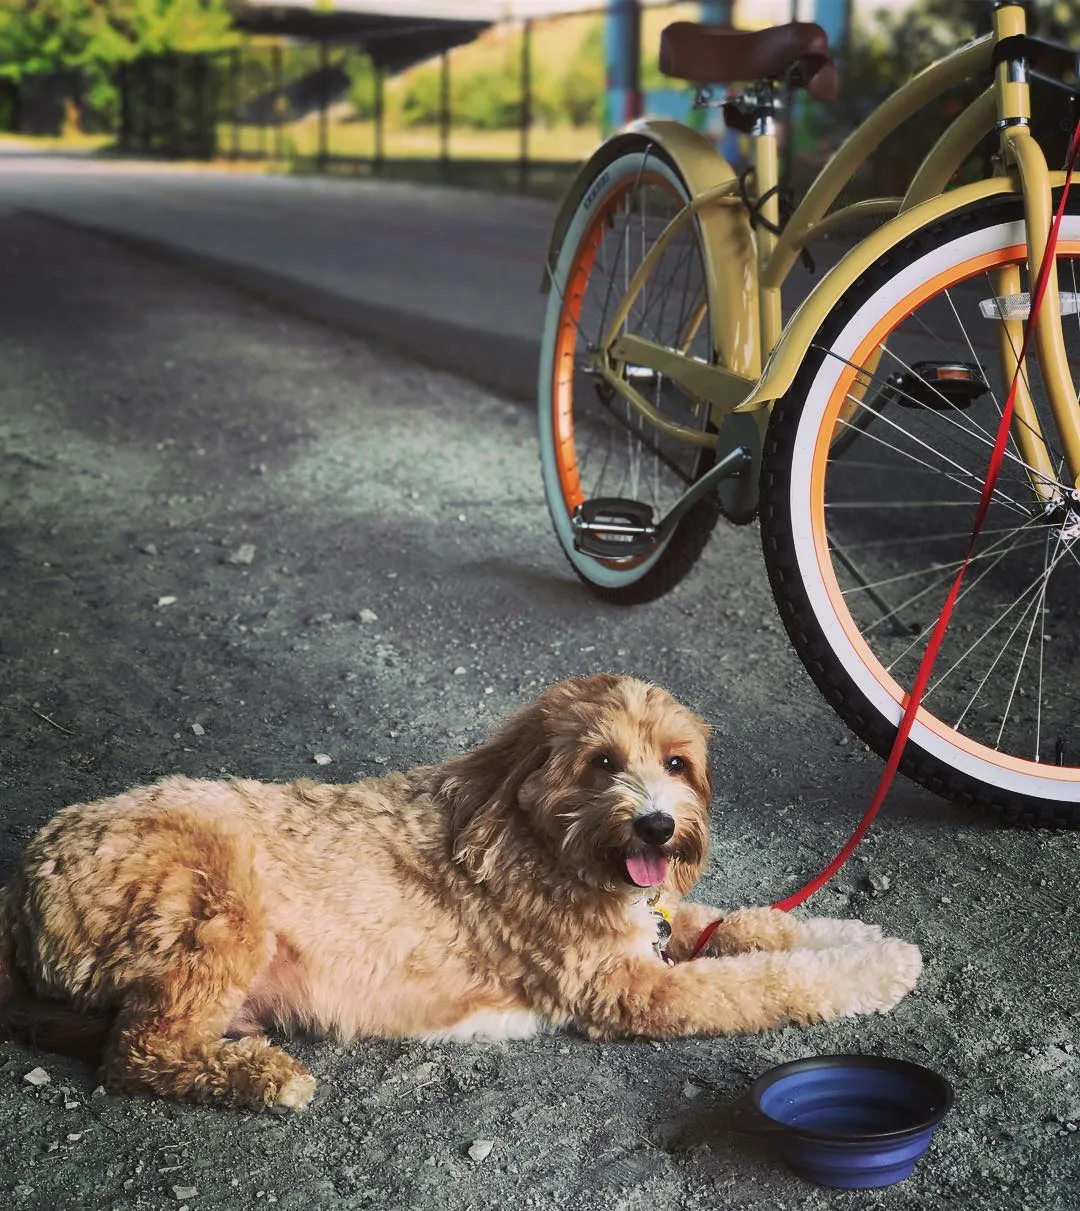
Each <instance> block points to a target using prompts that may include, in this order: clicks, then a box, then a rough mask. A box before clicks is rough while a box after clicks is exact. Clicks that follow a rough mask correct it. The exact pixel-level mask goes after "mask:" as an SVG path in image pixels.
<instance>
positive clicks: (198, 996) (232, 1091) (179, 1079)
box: [102, 948, 315, 1110]
mask: <svg viewBox="0 0 1080 1211" xmlns="http://www.w3.org/2000/svg"><path fill="white" fill-rule="evenodd" d="M184 958H185V960H186V961H185V962H184V964H183V965H182V966H179V965H178V966H177V967H176V969H174V970H173V971H172V972H170V973H169V974H168V975H167V976H166V977H165V978H164V979H161V980H155V981H153V982H151V983H150V984H149V985H148V986H147V987H146V988H145V990H142V989H140V990H139V992H138V993H137V994H136V995H135V996H134V997H132V998H131V999H129V1000H128V1001H126V1002H125V1004H124V1005H123V1006H122V1008H121V1009H120V1012H119V1013H118V1015H117V1019H116V1022H115V1024H114V1026H113V1031H112V1034H111V1036H110V1039H109V1042H108V1044H107V1046H106V1049H105V1056H104V1062H103V1065H102V1078H103V1080H104V1083H105V1084H106V1086H108V1087H109V1088H112V1089H117V1090H124V1091H127V1092H133V1093H134V1092H141V1093H153V1094H157V1095H159V1096H162V1097H173V1098H179V1099H182V1100H184V1101H192V1102H216V1103H218V1104H221V1105H231V1106H248V1107H256V1108H258V1107H264V1106H270V1107H280V1108H283V1109H290V1110H300V1109H302V1108H303V1107H304V1106H305V1105H307V1103H308V1102H309V1101H310V1100H311V1096H312V1094H313V1093H314V1092H315V1078H314V1077H312V1076H311V1075H310V1073H308V1072H307V1070H306V1069H305V1068H304V1067H303V1066H302V1065H301V1064H299V1063H298V1062H297V1061H296V1060H294V1059H293V1058H292V1057H291V1056H289V1055H287V1054H286V1053H285V1052H284V1051H282V1050H281V1049H280V1048H279V1047H275V1046H273V1045H272V1044H271V1043H270V1042H269V1041H268V1040H267V1039H265V1038H264V1037H262V1036H261V1035H256V1036H254V1037H251V1036H249V1037H245V1038H225V1037H223V1036H224V1034H225V1031H226V1030H227V1029H228V1028H229V1026H230V1023H231V1022H233V1021H234V1019H235V1018H236V1017H237V1014H238V1012H239V1010H240V1009H241V1006H242V1005H243V1002H244V997H245V995H246V989H247V988H248V987H249V985H250V983H251V981H252V980H253V979H254V978H255V976H256V975H257V973H258V970H259V969H260V967H261V966H263V965H264V962H265V958H266V956H264V955H262V954H260V953H258V952H256V951H251V950H247V949H243V948H241V949H233V950H231V951H230V952H229V953H228V954H225V953H223V951H222V949H221V948H210V949H209V950H207V949H206V948H201V949H200V950H198V951H191V952H189V953H188V954H187V955H185V956H184Z"/></svg>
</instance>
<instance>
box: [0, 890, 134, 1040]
mask: <svg viewBox="0 0 1080 1211" xmlns="http://www.w3.org/2000/svg"><path fill="white" fill-rule="evenodd" d="M6 909H7V889H6V888H3V887H0V1042H3V1041H4V1040H5V1039H14V1040H17V1041H18V1042H20V1043H27V1044H29V1046H31V1047H36V1048H37V1049H38V1050H39V1051H52V1052H56V1053H57V1054H59V1055H72V1056H77V1057H79V1058H82V1059H96V1058H98V1057H99V1056H100V1054H101V1051H102V1049H103V1048H104V1046H105V1041H106V1039H107V1038H108V1035H109V1029H110V1027H111V1026H112V1019H113V1015H112V1014H106V1013H83V1012H80V1011H79V1010H77V1009H74V1008H73V1007H72V1006H70V1005H62V1004H60V1003H59V1002H58V1001H49V1000H45V999H44V998H41V997H38V996H36V995H35V994H34V991H33V990H32V989H31V988H30V986H29V985H28V984H27V982H26V980H25V979H24V978H23V976H22V973H21V972H20V971H19V969H18V967H17V965H16V963H15V947H14V945H13V944H12V939H11V936H10V931H9V929H8V925H7V919H6V918H7V912H6Z"/></svg>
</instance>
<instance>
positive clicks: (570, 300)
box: [537, 145, 720, 605]
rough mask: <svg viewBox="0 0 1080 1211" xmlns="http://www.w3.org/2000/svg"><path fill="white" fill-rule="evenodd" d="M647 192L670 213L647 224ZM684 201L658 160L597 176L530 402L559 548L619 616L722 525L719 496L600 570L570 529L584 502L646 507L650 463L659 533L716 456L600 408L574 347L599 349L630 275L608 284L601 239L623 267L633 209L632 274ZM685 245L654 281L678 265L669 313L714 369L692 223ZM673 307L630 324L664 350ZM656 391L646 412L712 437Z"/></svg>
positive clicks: (631, 415)
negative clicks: (680, 279)
mask: <svg viewBox="0 0 1080 1211" xmlns="http://www.w3.org/2000/svg"><path fill="white" fill-rule="evenodd" d="M646 189H649V190H651V191H652V193H653V194H654V195H659V197H660V200H661V201H663V199H664V198H666V199H667V202H668V204H669V210H668V211H661V213H659V214H657V213H654V214H653V215H652V216H651V218H650V214H649V211H648V202H647V200H645V201H640V200H639V199H643V198H644V195H645V190H646ZM688 199H689V192H688V190H687V187H686V185H685V183H684V182H683V180H682V178H681V177H680V176H679V174H678V172H677V171H676V169H675V167H674V166H673V165H672V164H671V163H670V162H669V161H668V160H667V158H665V157H664V155H663V154H662V153H661V152H660V151H659V150H658V149H656V148H655V147H653V146H652V145H643V147H642V148H641V150H635V151H629V152H625V153H624V154H622V155H621V156H619V157H618V158H617V159H615V160H614V161H613V162H612V163H610V164H607V165H605V166H603V167H602V168H601V169H599V170H598V172H597V175H596V178H595V179H594V181H593V182H592V183H591V184H590V185H589V188H588V189H586V190H585V191H584V193H583V195H582V201H581V203H580V204H579V206H578V208H577V210H576V211H575V212H574V214H573V216H572V218H571V220H570V223H569V225H568V227H567V231H566V236H565V239H564V240H563V243H562V248H561V252H560V254H559V257H558V260H557V263H556V264H555V266H554V267H553V272H552V282H551V290H550V294H549V297H548V307H547V314H546V318H545V323H544V333H543V340H542V343H541V352H540V371H539V384H538V391H537V401H538V420H539V441H540V462H541V471H542V475H543V483H544V494H545V498H546V500H547V505H548V511H549V513H550V515H551V519H552V523H553V526H554V529H555V533H556V536H557V537H558V540H559V544H560V546H561V547H562V550H563V553H564V555H565V556H566V558H567V560H568V561H569V563H570V565H571V567H572V568H573V570H574V572H575V573H576V574H577V575H578V577H579V578H580V579H581V580H582V581H583V582H584V583H585V584H586V585H587V586H588V587H589V589H590V590H591V591H592V592H593V593H594V594H596V595H597V596H598V597H601V598H602V599H604V600H607V601H612V602H616V603H620V604H627V605H631V604H638V603H642V602H646V601H652V600H654V599H656V598H658V597H660V596H662V595H663V594H665V593H667V592H669V591H670V590H671V589H672V588H674V587H675V585H677V584H678V583H679V582H680V581H681V580H682V579H683V577H685V576H686V574H687V573H688V572H689V571H690V569H691V568H692V567H693V566H694V564H695V563H696V562H697V560H698V557H699V556H700V555H701V552H702V551H703V550H704V548H705V545H706V543H707V542H708V539H709V535H710V534H711V533H712V530H713V528H714V527H715V525H716V522H717V520H718V518H719V516H720V500H719V498H718V496H717V494H716V493H715V492H710V493H707V494H706V495H705V496H704V497H702V499H701V500H699V501H697V502H696V503H695V504H694V506H693V507H692V508H691V509H689V510H688V512H687V513H686V515H685V516H684V517H683V518H682V519H681V520H680V522H679V524H678V526H677V527H676V528H675V530H674V532H673V533H672V534H671V535H670V536H669V537H668V538H667V540H666V541H664V542H663V543H661V544H660V545H658V546H657V547H656V548H654V549H652V550H651V551H649V552H648V553H647V554H645V555H643V556H638V557H632V558H620V559H606V558H598V557H597V556H595V555H591V554H588V553H586V552H584V551H581V550H579V549H578V547H577V546H576V545H575V535H574V531H573V528H572V526H571V517H572V515H573V512H574V509H575V507H576V506H577V505H578V504H579V503H581V501H582V500H583V499H586V498H588V499H593V498H598V497H605V496H607V497H624V498H625V497H632V498H635V499H637V498H639V497H641V496H643V495H645V493H644V492H643V491H642V479H643V478H644V474H643V472H642V470H641V468H640V467H639V468H638V470H637V472H636V473H635V471H634V460H635V459H639V460H640V462H641V463H642V464H644V463H645V462H646V461H648V460H649V459H650V458H651V462H650V463H649V471H650V473H651V474H652V475H653V476H654V483H653V485H652V488H651V490H652V494H653V496H654V498H655V499H653V500H649V501H646V502H645V503H646V504H649V505H650V506H651V507H652V509H653V514H654V520H656V521H658V520H659V519H660V517H662V516H663V512H664V510H665V507H670V505H671V504H672V503H674V501H675V499H677V497H678V496H679V495H680V494H681V493H682V491H683V490H685V488H686V487H687V486H688V485H689V484H690V483H692V482H693V481H694V480H696V479H697V478H698V477H700V476H701V475H702V474H704V473H705V472H706V471H707V470H708V469H709V468H710V467H711V466H712V465H713V463H714V460H715V455H714V452H713V451H712V450H709V449H702V448H699V447H691V446H688V445H687V443H685V442H679V441H678V440H677V439H673V438H668V437H666V436H664V435H662V434H659V433H658V431H657V430H656V429H655V428H653V427H652V426H651V425H649V423H648V422H646V421H645V420H644V419H643V418H641V417H640V416H639V415H638V414H637V413H636V412H634V411H633V410H632V408H631V406H630V405H629V404H626V403H625V402H624V401H621V400H620V399H619V398H618V397H617V396H613V397H612V398H611V399H609V400H605V399H604V398H603V394H604V389H603V385H602V384H600V383H599V382H598V381H597V380H596V379H595V378H591V377H590V374H589V372H588V371H587V369H586V368H585V366H584V364H583V363H584V361H585V353H587V350H585V351H584V352H583V351H582V350H581V349H580V344H581V342H582V341H584V342H585V343H586V344H587V343H588V339H589V336H586V335H585V334H586V329H587V330H588V334H589V335H590V336H592V338H593V339H594V340H595V339H596V337H597V336H598V334H599V331H600V330H601V329H602V327H603V325H604V323H605V322H606V318H607V317H608V316H610V315H611V314H612V311H613V309H614V305H615V304H616V303H617V299H618V291H617V289H616V288H615V277H616V274H618V275H619V276H621V277H622V279H623V281H622V286H623V289H625V286H626V284H627V283H628V281H629V278H630V277H631V276H632V272H633V268H632V267H631V265H630V264H623V265H621V266H616V269H615V270H612V271H609V272H608V273H607V275H606V278H605V277H604V264H605V257H603V256H602V255H601V250H602V246H603V249H604V251H605V256H606V248H607V245H604V239H605V230H604V228H605V227H607V229H608V230H609V231H612V232H616V235H615V240H616V241H617V242H618V247H616V252H617V253H618V256H619V258H621V259H624V260H625V259H627V258H623V256H622V252H621V251H620V248H626V249H629V244H630V240H629V239H628V238H627V236H626V232H627V231H628V230H629V228H630V225H631V203H634V202H635V201H638V205H639V206H640V210H641V229H640V233H639V237H640V238H636V239H635V247H634V249H633V250H632V252H633V255H632V262H633V265H634V266H635V267H636V264H637V263H640V260H641V258H642V257H643V256H644V254H645V252H646V251H647V249H648V247H649V246H650V243H651V240H650V236H651V237H652V238H655V236H656V235H658V234H659V231H660V230H662V227H663V225H664V223H665V222H666V220H667V219H668V218H670V217H671V215H672V214H674V213H675V208H681V207H682V206H683V205H685V203H686V202H687V200H688ZM624 200H626V201H627V207H626V223H625V225H624V227H623V229H622V232H621V233H620V232H618V230H617V229H618V216H619V210H618V208H619V207H620V205H621V204H622V203H623V201H624ZM647 228H648V229H649V230H647ZM685 234H686V235H688V237H689V238H688V240H687V241H686V242H685V243H684V244H682V245H681V246H678V242H677V241H676V242H675V243H673V245H672V246H671V247H672V248H673V249H674V250H675V256H677V257H681V258H682V261H681V262H677V263H676V271H670V265H669V263H668V258H667V254H666V253H665V257H664V258H662V260H661V264H660V266H658V269H657V272H656V273H655V274H654V275H653V278H652V279H650V280H651V281H659V282H660V283H665V282H666V284H667V286H668V287H671V288H672V289H673V288H674V286H675V282H676V272H677V271H678V267H679V264H680V263H681V265H682V269H683V271H684V272H685V278H686V280H685V282H684V283H683V292H684V298H683V302H682V308H681V309H680V310H679V311H678V312H677V313H676V317H675V324H676V327H677V328H679V327H680V326H681V325H683V324H687V325H688V326H689V324H690V321H692V320H694V317H695V316H696V322H694V323H693V327H694V334H693V338H692V339H693V344H692V346H689V347H688V350H692V351H694V352H695V353H696V354H698V355H700V356H703V357H705V358H706V359H708V360H712V357H713V350H712V346H711V337H710V336H709V334H710V332H711V329H710V323H709V321H710V315H709V310H708V298H707V289H706V285H705V279H704V273H703V270H702V258H701V252H700V243H699V239H700V237H699V235H698V228H697V223H696V221H691V223H690V224H689V225H688V226H687V228H686V229H685ZM666 271H667V272H668V276H667V277H665V272H666ZM594 285H595V286H596V287H597V293H598V294H599V295H600V298H601V301H602V304H603V306H602V308H601V309H600V311H599V315H598V316H596V317H595V319H594V317H593V316H592V315H590V316H589V318H588V319H587V320H586V319H584V318H583V315H584V313H585V311H586V307H587V306H589V304H590V299H592V300H593V301H595V299H596V295H595V294H594V295H590V290H591V288H592V287H593V286H594ZM691 295H692V296H693V297H694V299H695V303H694V305H695V307H699V306H700V305H701V304H702V303H703V305H704V307H705V312H704V315H703V316H698V315H697V312H696V311H695V312H694V314H693V315H692V316H691V317H690V319H689V320H688V318H687V314H686V308H687V305H688V298H689V297H690V296H691ZM670 297H671V296H670V295H668V296H666V297H664V296H662V295H661V294H660V293H658V292H657V291H656V290H655V289H654V288H653V289H651V291H650V293H649V295H648V299H647V302H646V303H645V304H644V305H641V304H636V305H635V306H636V307H637V308H638V314H637V315H636V316H635V315H634V312H633V311H632V312H631V318H634V319H636V320H637V321H638V322H639V323H640V325H641V328H642V329H643V335H648V336H650V337H651V338H652V339H655V340H659V341H661V343H667V338H668V337H669V336H670V333H668V332H667V331H659V330H658V329H659V328H662V327H663V326H664V325H665V311H666V309H667V299H668V298H670ZM658 301H659V306H657V303H658ZM668 318H669V319H670V316H669V317H668ZM655 379H656V381H655V382H654V383H653V384H652V385H651V388H652V397H653V398H652V401H651V402H652V403H653V404H654V406H656V407H658V408H659V409H660V410H661V411H663V412H665V413H667V414H670V415H672V416H673V418H675V419H678V420H679V421H681V422H682V423H690V422H694V423H695V424H696V425H698V426H699V427H700V428H701V429H702V430H703V431H705V432H715V429H714V428H713V427H712V425H711V422H710V421H709V418H708V406H707V405H706V404H705V403H704V402H703V401H692V400H689V399H688V398H687V397H686V396H685V395H683V393H682V392H680V391H679V390H678V389H677V388H676V387H675V385H674V384H673V383H671V382H670V381H667V382H665V381H664V380H663V378H662V376H660V375H656V376H655ZM589 437H592V438H594V439H595V441H596V443H597V448H600V449H604V452H605V456H606V461H604V462H602V463H601V464H600V472H599V475H598V476H597V477H596V479H595V480H590V482H589V483H588V485H586V484H585V483H584V482H583V480H584V474H585V469H586V467H587V464H588V463H589V459H590V454H589V451H588V450H587V449H586V448H585V442H586V439H587V438H589ZM624 440H625V442H626V443H627V446H628V450H627V455H626V459H625V460H624V461H620V460H619V459H617V458H616V459H612V452H613V449H614V446H615V443H616V442H617V441H618V442H620V443H621V442H623V441H624ZM605 443H606V445H605ZM593 465H594V466H595V460H594V463H593ZM661 480H663V483H662V485H661ZM628 483H629V484H630V488H629V490H628V489H627V487H626V485H627V484H628Z"/></svg>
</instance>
